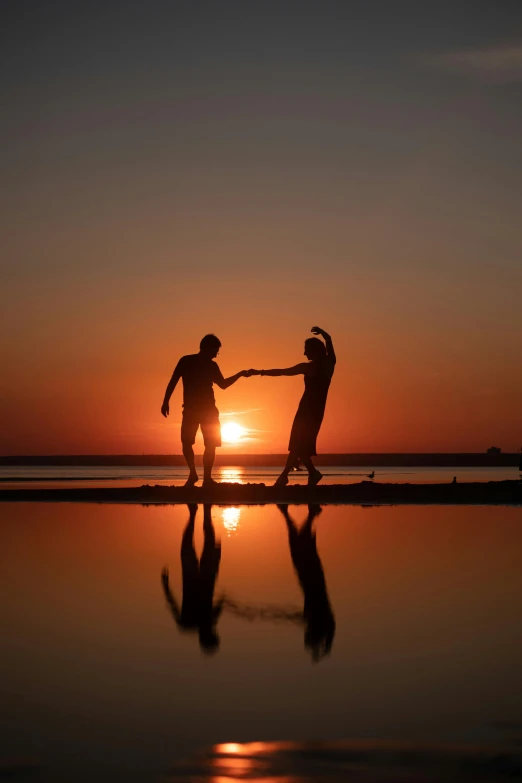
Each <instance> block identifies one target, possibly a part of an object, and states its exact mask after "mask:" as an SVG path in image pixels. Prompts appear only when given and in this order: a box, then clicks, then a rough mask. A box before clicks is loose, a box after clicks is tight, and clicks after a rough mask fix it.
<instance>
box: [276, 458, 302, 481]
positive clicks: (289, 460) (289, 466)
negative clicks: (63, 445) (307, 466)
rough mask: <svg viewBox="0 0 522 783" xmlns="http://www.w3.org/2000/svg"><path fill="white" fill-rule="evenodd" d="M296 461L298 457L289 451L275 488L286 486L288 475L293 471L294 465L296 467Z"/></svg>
mask: <svg viewBox="0 0 522 783" xmlns="http://www.w3.org/2000/svg"><path fill="white" fill-rule="evenodd" d="M298 460H299V456H298V455H297V454H296V453H295V451H291V452H290V454H289V455H288V457H287V459H286V465H285V466H284V468H283V470H282V471H281V474H280V476H279V477H278V479H277V481H276V482H275V484H274V486H275V487H284V486H285V484H288V474H289V473H290V471H291V470H292V469H293V467H294V465H297V462H298Z"/></svg>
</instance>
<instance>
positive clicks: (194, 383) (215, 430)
mask: <svg viewBox="0 0 522 783" xmlns="http://www.w3.org/2000/svg"><path fill="white" fill-rule="evenodd" d="M220 348H221V342H220V341H219V340H218V338H217V337H216V335H215V334H207V335H205V337H203V339H202V340H201V343H200V344H199V353H194V354H190V355H188V356H182V357H181V359H180V360H179V362H178V363H177V365H176V368H175V370H174V372H173V373H172V378H171V379H170V381H169V382H168V385H167V388H166V390H165V398H164V400H163V405H162V406H161V412H162V414H163V416H165V417H167V416H168V415H169V401H170V398H171V396H172V392H173V391H174V389H175V388H176V385H177V383H178V381H179V379H180V378H181V379H182V380H183V418H182V421H181V443H182V446H183V456H184V457H185V460H186V461H187V465H188V467H189V471H190V473H189V477H188V479H187V482H186V483H187V485H191V484H195V483H196V481H198V478H199V477H198V474H197V473H196V466H195V462H194V449H193V446H194V442H195V440H196V433H197V431H198V428H199V427H201V432H202V434H203V441H204V444H205V451H204V454H203V486H212V485H213V484H215V483H216V482H214V480H213V479H212V466H213V464H214V459H215V457H216V447H217V446H221V426H220V423H219V411H218V409H217V408H216V401H215V399H214V390H213V388H212V385H213V384H214V383H215V384H217V386H219V388H220V389H228V387H229V386H232V384H233V383H235V382H236V381H237V380H238V378H242V377H247V376H248V375H249V374H250V373H249V372H247V371H246V370H242V371H241V372H238V373H236V374H235V375H232V376H231V377H230V378H223V375H222V374H221V370H220V369H219V367H218V365H217V364H216V362H215V361H214V359H215V358H216V356H217V355H218V353H219V349H220Z"/></svg>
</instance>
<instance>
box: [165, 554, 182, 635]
mask: <svg viewBox="0 0 522 783" xmlns="http://www.w3.org/2000/svg"><path fill="white" fill-rule="evenodd" d="M161 584H162V586H163V592H164V593H165V598H166V599H167V603H168V605H169V609H170V611H171V613H172V616H173V618H174V620H175V621H176V622H177V623H179V622H180V620H181V612H180V611H179V606H178V604H177V603H176V599H175V598H174V595H173V593H172V590H171V589H170V585H169V569H168V568H167V567H166V566H165V568H164V569H163V571H162V572H161Z"/></svg>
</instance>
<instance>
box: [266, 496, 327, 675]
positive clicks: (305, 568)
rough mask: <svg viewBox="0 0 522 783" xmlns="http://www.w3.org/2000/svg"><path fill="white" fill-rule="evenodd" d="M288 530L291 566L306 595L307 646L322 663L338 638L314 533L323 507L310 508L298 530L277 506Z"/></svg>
mask: <svg viewBox="0 0 522 783" xmlns="http://www.w3.org/2000/svg"><path fill="white" fill-rule="evenodd" d="M278 508H279V510H280V511H281V513H282V515H283V516H284V518H285V522H286V525H287V527H288V542H289V544H290V555H291V557H292V563H293V564H294V568H295V570H296V573H297V578H298V579H299V584H300V585H301V589H302V591H303V593H304V609H303V616H304V620H305V623H306V627H305V647H306V648H307V649H308V650H310V652H311V654H312V660H313V661H314V662H316V661H319V660H321V658H324V657H325V656H326V655H328V654H329V652H330V650H331V649H332V644H333V639H334V635H335V619H334V616H333V612H332V608H331V606H330V601H329V599H328V593H327V591H326V581H325V578H324V571H323V566H322V563H321V560H320V558H319V555H318V554H317V543H316V540H315V533H314V532H313V530H312V526H313V522H314V519H315V518H316V517H317V516H318V515H319V514H320V513H321V511H322V509H321V506H315V505H309V506H308V516H307V518H306V522H305V523H304V525H303V526H302V527H301V529H298V528H297V525H296V524H295V522H294V520H293V519H292V517H291V516H290V514H289V513H288V506H282V505H279V506H278Z"/></svg>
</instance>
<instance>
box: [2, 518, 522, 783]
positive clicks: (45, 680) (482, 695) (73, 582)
mask: <svg viewBox="0 0 522 783" xmlns="http://www.w3.org/2000/svg"><path fill="white" fill-rule="evenodd" d="M318 512H319V509H318V508H316V507H312V508H310V509H308V508H307V507H306V506H290V507H288V508H285V507H282V508H278V507H275V506H243V507H241V506H237V507H234V506H213V507H210V506H207V507H206V509H204V508H203V507H202V506H201V505H200V506H199V508H195V507H193V508H192V510H191V509H189V508H187V507H186V506H149V507H145V506H140V505H115V504H108V505H102V504H97V505H96V504H67V503H63V504H53V503H46V504H37V503H19V504H14V503H13V504H11V503H3V504H0V580H1V595H0V625H1V628H2V643H1V645H0V667H1V671H2V674H3V676H2V681H1V685H0V705H1V706H0V772H2V773H3V774H4V773H5V770H6V769H7V766H6V765H7V761H6V760H9V764H11V767H9V768H10V769H13V770H15V771H16V770H18V773H19V777H17V778H16V779H20V778H22V775H21V772H20V770H22V771H24V770H25V772H26V774H27V777H28V779H33V778H32V776H31V771H33V772H34V774H35V779H36V780H40V779H44V780H53V781H56V780H59V781H61V780H64V781H65V780H74V781H88V780H97V781H105V780H107V781H108V780H124V781H126V780H129V781H131V780H132V781H149V780H150V781H160V780H161V781H165V780H173V779H176V780H178V779H180V780H185V781H189V780H194V781H195V780H203V779H205V780H207V779H208V780H213V781H219V780H227V781H228V780H236V779H242V777H241V776H242V775H243V773H245V774H246V771H248V769H250V773H252V779H258V778H256V777H255V776H254V775H253V772H252V769H251V768H250V767H248V764H249V763H250V762H249V761H248V760H242V758H239V759H237V760H235V761H234V764H233V765H232V766H233V767H234V770H235V772H230V768H231V766H230V763H228V762H227V763H225V765H224V766H221V767H220V764H221V765H223V760H222V759H221V760H219V759H217V761H215V766H214V761H213V762H212V765H213V766H212V770H211V773H208V777H207V776H204V777H198V776H194V777H192V776H189V775H188V773H187V774H185V773H184V772H180V773H179V775H178V774H174V772H173V770H175V769H178V767H177V765H179V764H180V763H181V762H182V761H183V760H184V759H187V758H192V759H193V758H195V757H197V756H198V754H200V753H204V752H205V749H207V748H209V746H211V745H213V744H215V743H226V746H224V747H225V748H228V749H229V750H232V751H233V752H234V753H235V752H236V751H237V752H238V753H240V751H239V750H237V748H239V746H236V745H235V743H244V742H255V743H262V742H265V743H266V742H268V743H271V742H275V741H287V742H288V741H290V742H294V743H299V745H297V746H292V747H293V748H294V751H293V753H294V755H293V756H292V753H286V752H285V751H284V747H283V750H281V747H280V746H264V745H263V746H262V745H260V744H257V745H255V746H253V747H254V749H255V752H256V753H259V752H261V751H263V749H264V748H268V749H270V748H272V750H271V751H270V753H272V756H270V754H269V755H267V756H266V758H265V760H266V759H269V758H270V759H271V761H270V764H271V766H270V769H272V770H276V769H280V770H281V769H283V767H284V770H286V772H285V775H286V776H285V777H276V775H275V773H274V776H273V777H272V776H268V774H266V775H262V774H261V773H260V776H259V779H263V780H265V781H268V780H270V781H276V780H282V779H284V780H285V781H286V780H288V781H297V780H299V781H302V780H304V779H305V778H304V777H301V776H298V775H297V772H296V774H295V776H293V775H291V774H290V771H289V770H290V768H291V769H294V766H292V765H297V766H295V769H301V770H303V764H304V762H303V758H304V756H303V753H304V752H305V751H306V752H310V748H311V746H309V745H304V746H303V745H302V743H308V742H309V741H314V742H319V743H321V742H328V743H330V742H337V741H349V742H350V743H361V742H363V741H366V740H369V739H371V740H372V741H374V747H376V748H388V747H389V746H388V744H387V743H389V742H390V741H391V742H397V743H400V744H401V745H407V746H408V747H410V749H411V746H412V745H413V746H415V747H416V746H418V745H423V744H425V743H430V744H432V743H436V744H439V743H442V744H444V745H446V744H450V745H452V746H454V745H459V746H460V745H463V744H464V745H471V746H473V747H475V748H478V749H479V750H480V749H483V748H488V747H490V746H495V745H502V746H505V745H506V744H508V745H510V746H511V747H518V748H520V743H521V741H522V670H521V667H520V660H521V659H522V624H521V623H520V618H521V616H522V569H521V568H520V552H521V551H522V524H521V522H522V512H521V510H520V509H519V508H510V507H487V506H484V507H480V506H462V507H451V506H449V507H448V506H445V507H438V506H422V507H416V506H407V507H403V506H395V507H372V508H363V507H356V506H325V507H324V508H323V510H322V512H321V513H318ZM191 513H192V514H193V516H192V517H191ZM192 525H193V526H192ZM192 542H193V545H194V549H193V548H192ZM216 542H220V547H221V548H220V557H219V549H218V548H217V546H216ZM204 553H206V554H204ZM198 561H199V562H200V565H199V566H198V565H197V564H198ZM198 567H199V569H200V570H199V574H200V577H198V578H201V579H202V580H203V581H202V582H200V583H198V584H200V585H203V586H205V585H206V587H201V590H202V591H203V589H204V594H205V596H206V598H205V601H207V598H208V599H209V601H211V602H213V603H212V606H213V607H214V614H212V613H211V614H210V615H209V613H208V612H206V610H205V611H204V612H202V613H200V614H199V615H198V617H199V620H198V622H199V625H198V624H197V623H196V625H194V622H193V621H192V625H191V622H190V621H187V617H188V618H189V620H190V617H192V618H193V617H194V615H193V606H194V604H193V596H194V593H193V586H194V579H193V575H194V569H196V572H197V569H198ZM191 574H192V577H191ZM191 579H192V581H191ZM213 583H214V590H213V592H212V584H213ZM191 585H192V586H191ZM201 600H203V599H201ZM176 607H177V609H176ZM191 607H192V610H191ZM200 608H201V607H200ZM207 608H208V607H207ZM176 611H178V614H177V613H176ZM191 611H192V615H191ZM183 613H185V614H184V615H183ZM182 615H183V616H184V620H182V619H181V618H182ZM209 616H210V617H212V620H211V621H210V626H211V631H212V632H211V633H210V634H209V632H208V624H209V623H208V618H209ZM201 618H203V620H202V619H201ZM205 618H206V619H205ZM303 748H304V749H305V750H303ZM306 749H308V750H306ZM263 752H264V751H263ZM267 752H268V751H267ZM382 752H384V751H382ZM382 752H381V756H379V757H378V758H381V759H382ZM386 752H389V751H386ZM285 753H286V755H285ZM332 753H333V751H332ZM325 754H326V751H322V752H321V753H319V757H320V759H322V762H324V763H326V760H327V758H328V757H327V755H325ZM240 755H241V754H240ZM283 757H284V758H283ZM332 758H334V759H335V758H337V759H339V756H333V757H332ZM342 758H343V759H344V760H346V758H348V759H349V758H351V756H350V754H349V753H348V756H347V755H346V752H344V756H342ZM378 758H377V761H378ZM402 758H403V760H404V757H402ZM416 758H417V763H420V762H419V758H420V757H416ZM429 758H431V761H429V759H428V762H427V763H428V764H433V763H434V762H433V756H430V757H429ZM452 758H453V760H454V763H456V764H457V767H458V766H459V764H460V763H461V761H462V764H463V763H464V761H463V760H459V759H460V757H457V761H455V757H452ZM463 758H464V757H463ZM499 758H500V761H502V764H503V766H502V765H501V766H500V767H499V769H500V772H501V773H502V774H503V773H504V772H506V779H509V780H512V779H519V777H517V776H516V774H514V773H513V769H511V768H508V767H507V766H506V764H507V761H506V757H504V756H499V755H498V754H496V755H495V759H496V762H495V763H500V762H499ZM278 759H279V760H278ZM281 759H283V760H282V761H281ZM320 759H319V760H320ZM247 762H248V763H247ZM316 762H317V759H316ZM252 763H253V762H252ZM263 763H264V762H263ZM267 763H268V762H267ZM227 764H228V766H227ZM242 764H243V766H241V765H242ZM245 764H246V765H247V766H246V767H245V766H244V765H245ZM278 764H279V767H278V766H277V765H278ZM473 764H476V762H475V761H473V762H472V764H471V768H472V770H473V769H475V773H476V775H477V776H475V777H474V775H473V774H471V776H470V777H469V778H468V777H466V776H464V774H463V773H462V771H461V776H460V777H459V775H458V774H457V776H456V777H451V776H449V777H448V776H442V775H439V776H437V775H436V774H435V777H429V776H428V774H427V773H426V774H425V773H422V774H420V772H419V770H418V769H416V771H415V770H414V772H413V773H411V775H410V776H408V775H405V774H401V775H397V776H396V777H393V776H390V777H384V776H382V777H369V776H368V777H366V776H364V777H361V778H358V777H357V778H356V776H355V773H354V772H353V770H352V773H350V776H349V777H348V778H346V777H343V776H340V777H335V778H333V777H332V778H330V777H328V778H327V779H328V780H334V779H335V780H345V779H350V780H352V779H353V780H355V779H357V780H359V779H361V780H365V781H368V780H370V779H371V780H377V779H378V780H384V779H386V780H395V781H397V780H421V779H422V780H430V781H431V780H432V779H433V780H446V779H448V780H449V779H451V780H464V779H466V780H468V779H470V780H475V779H476V780H482V779H487V780H490V779H493V777H492V776H489V777H488V775H487V773H488V771H489V773H491V771H492V769H493V770H496V769H497V768H496V767H494V768H492V767H491V766H487V764H486V766H485V768H484V769H482V768H481V770H482V772H481V775H480V776H478V771H479V770H478V767H476V766H475V767H473ZM289 765H290V766H289ZM196 766H197V765H196ZM225 767H226V770H227V772H226V775H225ZM195 768H196V767H193V769H195ZM247 768H248V769H247ZM259 768H260V769H261V770H262V769H264V767H263V766H262V764H261V766H260V767H259ZM360 768H361V767H360V763H359V767H357V768H356V769H359V771H360ZM182 769H183V768H182ZM191 769H192V767H191ZM386 769H388V768H386ZM462 769H464V767H462ZM506 770H507V771H506ZM169 771H170V772H169ZM229 772H230V774H229ZM381 772H382V769H381ZM37 773H40V775H41V777H38V774H37ZM250 773H249V774H250ZM414 773H415V774H414ZM508 773H509V774H508ZM519 773H520V769H519ZM281 774H282V773H281ZM332 774H333V772H332ZM13 775H14V772H13ZM220 775H221V777H220ZM4 777H5V778H6V779H10V778H9V776H8V775H7V774H4ZM13 779H15V778H14V777H13ZM22 779H25V778H22ZM311 779H313V780H319V779H321V780H323V778H319V777H317V778H315V777H312V778H310V777H306V780H307V781H308V780H311ZM324 779H326V778H324ZM494 779H497V777H494ZM499 779H500V778H499ZM501 779H504V778H503V777H502V776H501Z"/></svg>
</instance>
